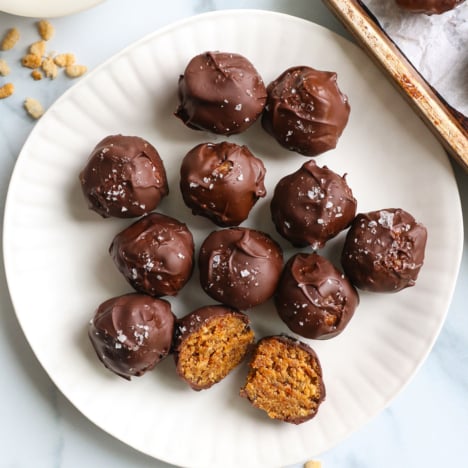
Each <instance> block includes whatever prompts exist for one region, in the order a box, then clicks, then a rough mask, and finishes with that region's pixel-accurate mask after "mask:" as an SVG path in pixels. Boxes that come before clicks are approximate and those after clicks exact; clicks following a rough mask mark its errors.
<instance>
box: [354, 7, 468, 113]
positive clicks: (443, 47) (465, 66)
mask: <svg viewBox="0 0 468 468" xmlns="http://www.w3.org/2000/svg"><path fill="white" fill-rule="evenodd" d="M363 3H364V4H365V5H366V6H367V7H368V8H369V10H370V11H371V12H372V13H373V14H374V16H375V17H376V18H377V19H378V20H379V22H380V24H381V26H382V27H383V28H384V29H385V31H386V32H387V34H388V35H389V36H390V37H391V38H392V40H393V41H394V42H395V44H396V45H397V46H398V47H399V48H400V49H401V50H402V52H403V53H404V54H405V55H406V57H408V59H409V60H410V61H411V63H412V64H413V65H414V66H415V68H416V69H417V70H418V71H419V72H420V73H421V75H422V76H423V77H424V78H425V79H426V81H427V82H428V83H429V84H430V85H431V86H433V87H434V88H435V89H436V90H437V91H438V92H439V93H440V94H441V96H442V97H443V98H444V99H445V100H446V101H447V102H448V103H449V104H450V105H451V106H452V107H454V108H455V109H457V110H458V111H459V112H461V113H463V114H465V115H466V116H468V0H467V1H465V2H464V3H462V4H461V5H460V6H458V7H457V8H455V9H454V10H451V11H448V12H446V13H444V14H442V15H432V16H428V15H425V14H420V13H418V14H415V13H410V12H407V11H404V10H402V9H401V8H399V7H398V6H397V5H396V3H395V1H394V0H365V1H364V2H363Z"/></svg>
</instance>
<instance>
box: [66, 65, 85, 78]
mask: <svg viewBox="0 0 468 468" xmlns="http://www.w3.org/2000/svg"><path fill="white" fill-rule="evenodd" d="M87 71H88V67H86V66H85V65H69V66H68V67H67V68H65V73H66V74H67V76H69V77H70V78H78V77H80V76H82V75H84V74H85V73H86V72H87Z"/></svg>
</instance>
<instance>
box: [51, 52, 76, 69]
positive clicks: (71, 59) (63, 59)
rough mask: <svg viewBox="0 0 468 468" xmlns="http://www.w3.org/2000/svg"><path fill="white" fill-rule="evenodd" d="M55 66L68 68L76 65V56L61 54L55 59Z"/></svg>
mask: <svg viewBox="0 0 468 468" xmlns="http://www.w3.org/2000/svg"><path fill="white" fill-rule="evenodd" d="M54 62H55V65H57V66H59V67H61V68H66V67H69V66H71V65H74V64H75V55H74V54H70V53H67V54H59V55H56V56H55V57H54Z"/></svg>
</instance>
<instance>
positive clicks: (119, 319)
mask: <svg viewBox="0 0 468 468" xmlns="http://www.w3.org/2000/svg"><path fill="white" fill-rule="evenodd" d="M174 325H175V316H174V314H173V313H172V311H171V306H170V304H169V303H168V302H167V301H165V300H162V299H155V298H152V297H150V296H147V295H144V294H136V293H133V294H124V295H123V296H119V297H114V298H112V299H109V300H107V301H105V302H103V303H102V304H101V305H100V306H99V307H98V309H97V311H96V313H95V315H94V318H93V319H92V320H91V321H90V323H89V327H88V335H89V339H90V340H91V343H92V345H93V347H94V350H95V351H96V354H97V356H98V358H99V360H100V361H101V362H102V363H103V364H104V366H106V367H107V368H108V369H109V370H111V371H112V372H114V373H115V374H117V375H119V376H120V377H123V378H125V379H127V380H130V379H131V377H133V376H137V377H138V376H141V375H143V374H144V373H145V372H147V371H149V370H151V369H153V368H154V367H155V366H156V364H158V363H159V362H160V361H161V359H163V358H165V357H166V356H167V355H168V354H169V352H170V350H171V346H172V339H173V334H174Z"/></svg>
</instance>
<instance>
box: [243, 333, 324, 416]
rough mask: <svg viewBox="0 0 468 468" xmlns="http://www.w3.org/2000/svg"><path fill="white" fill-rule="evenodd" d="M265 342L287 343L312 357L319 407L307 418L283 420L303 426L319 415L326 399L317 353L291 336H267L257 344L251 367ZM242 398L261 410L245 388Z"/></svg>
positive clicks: (279, 384)
mask: <svg viewBox="0 0 468 468" xmlns="http://www.w3.org/2000/svg"><path fill="white" fill-rule="evenodd" d="M264 341H279V342H281V343H285V344H286V345H289V346H291V347H293V348H299V349H302V350H303V351H305V352H306V353H307V354H308V355H309V356H310V363H311V367H312V368H313V369H314V372H316V373H317V377H318V381H317V385H318V387H319V394H320V398H319V399H317V400H316V401H315V403H316V405H317V406H316V410H315V411H313V412H311V413H310V414H309V415H307V416H303V417H296V418H292V419H283V421H285V422H288V423H291V424H302V423H304V422H306V421H309V420H310V419H312V418H313V417H315V416H316V415H317V412H318V409H319V407H320V405H321V404H322V403H323V401H324V400H325V399H326V389H325V384H324V383H323V372H322V366H321V364H320V360H319V358H318V356H317V354H316V352H315V351H314V350H313V349H312V348H311V347H310V346H309V345H308V344H307V343H304V342H303V341H300V340H297V339H295V338H293V337H291V336H288V335H286V334H281V335H272V336H265V337H263V338H261V339H260V340H259V341H258V342H257V345H256V347H255V349H254V351H253V353H252V358H251V360H250V365H251V363H252V362H253V360H254V358H255V351H256V349H258V347H259V346H260V345H261V343H262V342H264ZM271 363H272V365H273V366H274V360H272V362H271ZM278 386H279V387H281V382H280V383H278ZM240 396H241V397H243V398H247V399H248V400H249V401H250V403H251V404H252V405H253V406H254V407H258V408H259V406H258V405H256V403H255V400H251V399H249V397H248V395H247V393H246V391H245V389H244V388H241V390H240Z"/></svg>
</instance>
